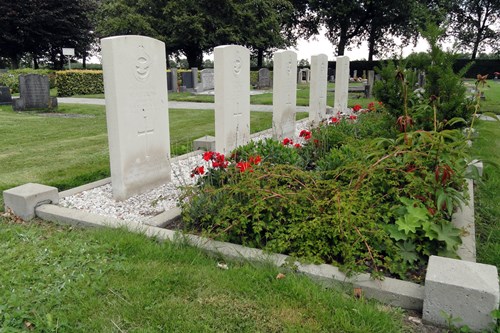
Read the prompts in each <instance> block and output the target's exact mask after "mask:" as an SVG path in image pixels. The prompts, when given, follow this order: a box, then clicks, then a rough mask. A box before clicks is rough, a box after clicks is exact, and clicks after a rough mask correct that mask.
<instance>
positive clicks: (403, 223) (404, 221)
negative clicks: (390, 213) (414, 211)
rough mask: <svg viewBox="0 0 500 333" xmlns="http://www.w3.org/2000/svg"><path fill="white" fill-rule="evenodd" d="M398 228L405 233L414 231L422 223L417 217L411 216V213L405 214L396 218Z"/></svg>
mask: <svg viewBox="0 0 500 333" xmlns="http://www.w3.org/2000/svg"><path fill="white" fill-rule="evenodd" d="M396 224H397V225H398V229H399V230H400V231H404V233H405V234H406V235H408V234H409V233H413V234H414V233H416V232H417V228H419V227H421V226H422V223H420V221H419V220H418V219H415V218H413V217H412V216H411V215H405V216H403V217H400V218H398V219H397V220H396Z"/></svg>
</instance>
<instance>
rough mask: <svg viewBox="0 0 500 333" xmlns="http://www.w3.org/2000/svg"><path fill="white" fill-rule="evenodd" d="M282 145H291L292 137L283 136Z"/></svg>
mask: <svg viewBox="0 0 500 333" xmlns="http://www.w3.org/2000/svg"><path fill="white" fill-rule="evenodd" d="M283 145H284V146H288V145H293V141H292V139H289V138H284V139H283Z"/></svg>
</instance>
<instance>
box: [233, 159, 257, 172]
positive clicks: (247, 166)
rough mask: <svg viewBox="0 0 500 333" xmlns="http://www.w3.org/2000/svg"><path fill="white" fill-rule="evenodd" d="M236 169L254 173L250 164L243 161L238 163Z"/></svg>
mask: <svg viewBox="0 0 500 333" xmlns="http://www.w3.org/2000/svg"><path fill="white" fill-rule="evenodd" d="M236 167H237V168H238V169H240V172H245V171H246V170H248V171H249V172H252V171H253V170H252V165H251V164H250V163H249V162H246V161H242V162H238V163H236Z"/></svg>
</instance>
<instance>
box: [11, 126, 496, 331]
mask: <svg viewBox="0 0 500 333" xmlns="http://www.w3.org/2000/svg"><path fill="white" fill-rule="evenodd" d="M269 131H270V130H268V131H265V132H269ZM259 134H262V132H261V133H256V134H254V135H253V136H257V135H259ZM200 153H201V151H194V152H191V153H189V154H186V155H182V156H179V157H176V158H173V159H172V160H173V161H175V160H180V159H184V158H188V157H191V156H193V155H196V154H200ZM110 181H111V179H110V178H107V179H103V180H100V181H97V182H93V183H90V184H86V185H83V186H80V187H77V188H73V189H70V190H67V191H63V192H60V193H59V197H60V198H62V197H65V196H69V195H73V194H75V193H78V192H82V191H85V190H89V189H92V188H95V187H98V186H102V185H104V184H107V183H109V182H110ZM467 185H468V192H469V198H470V200H471V203H472V204H471V205H465V206H463V207H462V208H461V209H460V210H459V212H457V213H455V214H454V215H453V221H452V222H453V223H454V224H455V225H456V226H457V227H459V228H464V230H465V232H464V235H463V236H462V239H463V245H462V247H461V248H460V249H459V254H460V255H461V257H462V259H463V260H464V263H466V266H467V267H469V268H470V267H471V265H472V266H473V267H474V265H481V266H490V265H483V264H476V263H475V253H476V252H475V234H474V215H473V214H474V211H473V209H474V206H473V198H474V196H473V182H472V180H467ZM21 186H24V185H21ZM9 191H10V192H12V189H10V190H6V191H5V192H9ZM5 192H4V197H5ZM6 202H7V200H6ZM52 202H54V203H57V201H56V200H52ZM14 213H15V212H14ZM34 215H36V216H37V217H39V218H41V219H43V220H47V221H53V222H56V223H62V224H69V225H74V226H80V227H108V228H126V229H127V230H129V231H131V232H136V233H141V234H145V235H146V236H148V237H154V238H156V239H158V240H175V239H179V238H183V239H185V240H186V242H187V243H188V244H190V245H193V246H196V247H198V248H200V249H202V250H204V251H208V252H211V253H215V254H217V255H219V256H222V257H225V258H232V259H237V260H242V259H243V260H249V261H259V262H267V263H271V264H273V265H276V266H277V267H281V266H285V267H290V266H293V267H294V269H295V270H296V271H297V272H299V273H303V274H305V275H307V276H308V277H310V278H312V279H313V280H315V281H317V282H320V283H322V284H324V285H327V286H334V285H335V286H345V287H347V288H361V289H362V292H363V295H364V296H365V297H367V298H373V299H376V300H378V301H381V302H383V303H385V304H389V305H392V306H397V307H401V308H404V309H408V310H416V311H419V312H422V311H423V309H424V307H425V306H426V309H425V310H426V311H425V312H424V313H423V315H424V318H423V319H424V321H425V322H428V323H431V324H435V325H443V320H441V317H442V316H441V315H439V312H440V311H439V310H441V309H437V308H435V309H434V308H432V306H431V305H433V304H432V302H431V301H429V300H427V299H426V297H427V294H428V293H426V287H425V286H423V285H419V284H416V283H412V282H408V281H402V280H398V279H393V278H385V279H384V280H373V279H371V278H370V275H369V274H358V275H355V276H353V277H348V276H346V275H345V274H344V273H342V272H341V271H340V270H339V269H338V268H337V267H335V266H332V265H327V264H321V265H314V264H303V263H300V262H298V261H295V260H294V259H293V258H292V257H290V256H287V255H283V254H275V253H267V252H265V251H263V250H259V249H254V248H248V247H244V246H241V245H237V244H232V243H226V242H220V241H214V240H211V239H208V238H204V237H200V236H195V235H190V234H181V233H179V232H178V231H174V230H169V229H164V228H162V226H164V225H167V224H168V223H170V222H172V221H175V220H176V219H179V218H180V209H179V208H174V209H171V210H169V211H166V212H163V213H161V214H159V215H157V216H155V217H152V218H150V219H149V220H147V221H146V222H144V223H138V222H133V221H124V220H119V219H116V218H111V217H105V216H101V215H97V214H92V213H87V212H84V211H79V210H76V209H71V208H64V207H60V206H58V205H57V204H52V203H47V200H43V201H41V202H39V203H37V204H35V207H34ZM438 258H441V257H438ZM443 259H444V260H448V259H447V258H443ZM449 260H453V259H449ZM454 262H456V264H458V265H460V263H461V261H459V260H454ZM460 267H462V265H460ZM490 270H491V271H492V272H493V271H494V272H497V270H496V267H494V266H490ZM474 271H475V270H473V272H472V273H471V274H472V275H474ZM427 274H428V276H429V274H430V272H429V271H428V272H427ZM481 278H482V279H486V280H488V281H490V285H496V286H497V289H496V290H492V291H490V290H488V291H487V294H488V297H489V298H488V299H489V300H490V302H493V303H494V302H496V306H497V307H498V302H499V296H500V292H499V290H498V274H495V273H492V274H490V275H488V276H486V277H484V276H481ZM463 283H464V284H463V287H464V289H465V290H467V292H468V289H467V280H465V281H463ZM434 288H435V287H434ZM440 288H441V289H442V290H444V291H442V293H449V291H451V292H454V293H455V294H454V295H452V296H453V297H454V299H461V298H460V297H461V296H462V293H463V291H462V290H464V289H459V290H460V292H458V293H457V286H456V285H455V284H454V285H447V284H444V285H442V286H441V287H440ZM481 292H483V291H481ZM467 297H468V296H467ZM424 304H427V305H424ZM428 304H430V305H428ZM467 305H468V304H467ZM440 306H442V304H440ZM463 306H464V305H463V304H460V307H461V308H463ZM470 306H474V304H470ZM448 310H450V309H448ZM452 310H453V309H451V310H450V311H452ZM436 313H438V314H436ZM451 315H453V311H452V313H451ZM487 315H489V314H487ZM426 316H427V317H426ZM436 318H437V319H436ZM481 320H482V321H481V322H478V321H474V319H472V321H469V322H466V321H464V322H461V323H460V324H461V325H468V326H470V327H473V328H474V329H477V330H480V329H485V328H488V327H487V326H484V325H485V322H486V324H487V325H489V324H491V323H493V319H492V320H490V321H485V320H484V313H483V314H482V319H481ZM481 325H482V326H481Z"/></svg>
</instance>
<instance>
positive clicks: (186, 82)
mask: <svg viewBox="0 0 500 333" xmlns="http://www.w3.org/2000/svg"><path fill="white" fill-rule="evenodd" d="M182 85H183V86H185V87H186V88H187V89H193V88H194V82H193V74H192V73H191V72H182Z"/></svg>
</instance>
